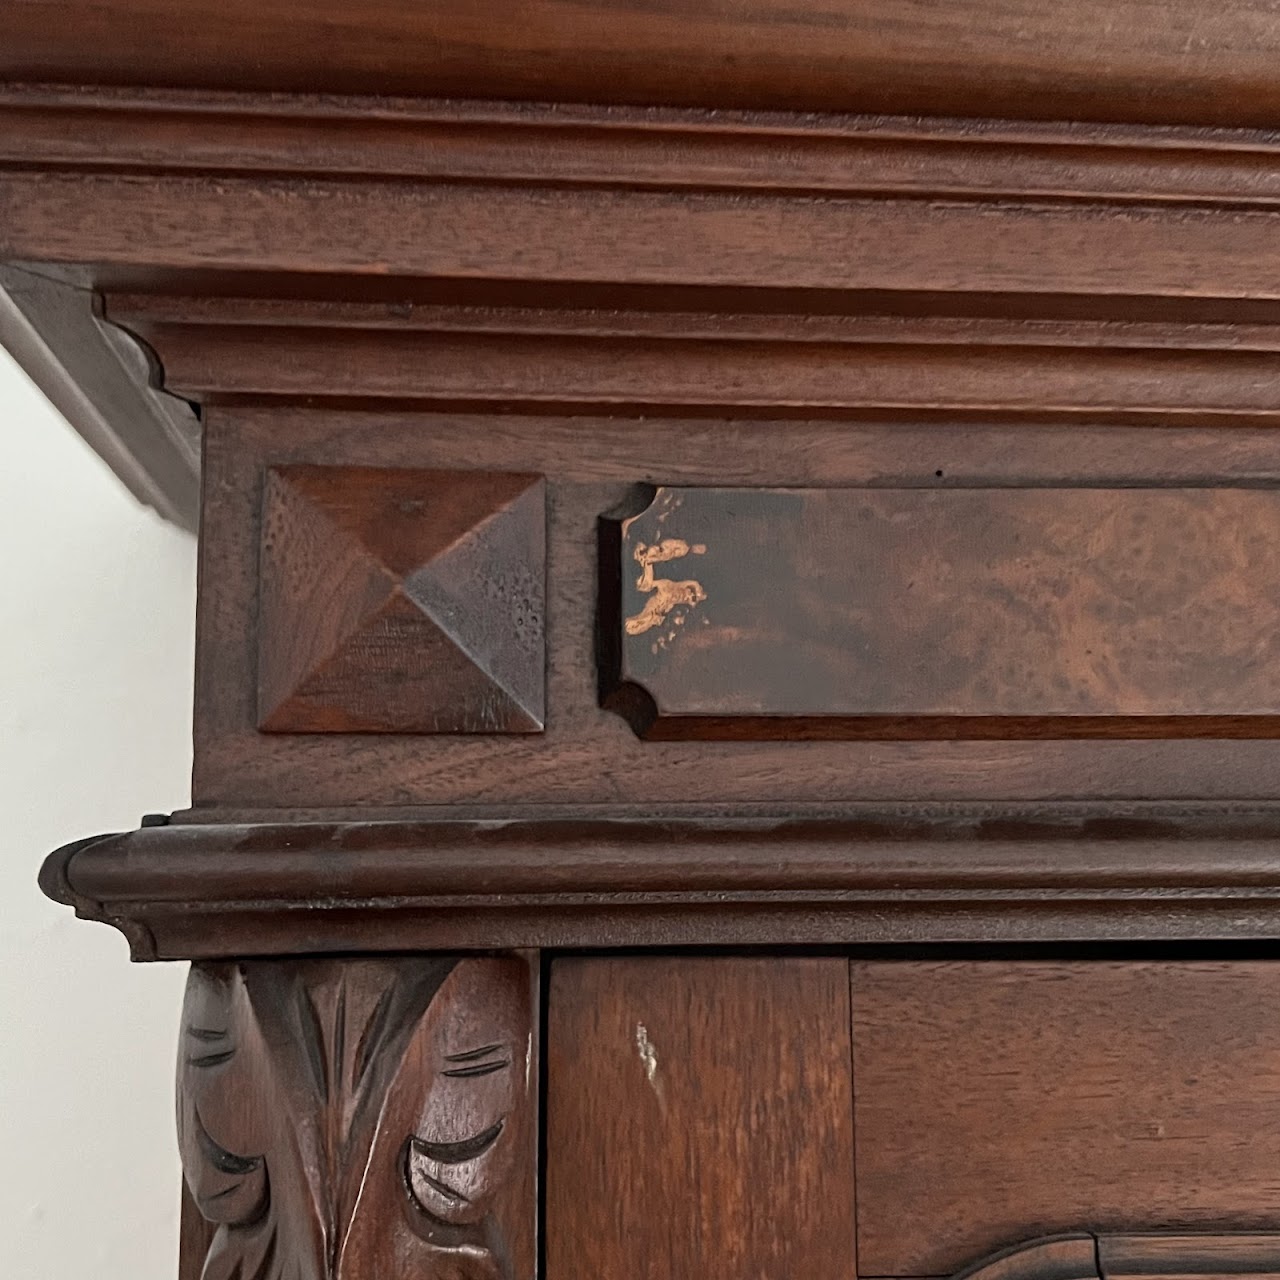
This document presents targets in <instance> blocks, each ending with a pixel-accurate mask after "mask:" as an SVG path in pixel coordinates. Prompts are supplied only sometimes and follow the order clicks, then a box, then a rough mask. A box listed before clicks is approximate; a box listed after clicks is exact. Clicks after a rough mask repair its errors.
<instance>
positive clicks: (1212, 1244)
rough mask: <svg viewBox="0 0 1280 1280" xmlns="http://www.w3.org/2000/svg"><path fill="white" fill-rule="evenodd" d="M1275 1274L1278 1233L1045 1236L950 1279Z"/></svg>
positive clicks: (1211, 1279)
mask: <svg viewBox="0 0 1280 1280" xmlns="http://www.w3.org/2000/svg"><path fill="white" fill-rule="evenodd" d="M1276 1275H1280V1234H1277V1233H1274V1232H1252V1233H1248V1232H1240V1233H1230V1232H1227V1233H1222V1234H1216V1235H1215V1234H1210V1233H1208V1232H1205V1233H1203V1234H1199V1233H1193V1234H1176V1233H1172V1232H1170V1233H1165V1234H1161V1233H1156V1232H1152V1233H1150V1234H1145V1235H1143V1234H1134V1235H1125V1234H1107V1235H1091V1234H1088V1233H1086V1232H1079V1233H1077V1234H1073V1235H1061V1236H1045V1237H1043V1238H1041V1239H1037V1240H1028V1241H1025V1242H1023V1243H1020V1244H1016V1245H1013V1246H1011V1247H1010V1248H1008V1249H1003V1250H1001V1251H1000V1252H999V1253H997V1254H994V1255H992V1256H991V1257H989V1258H985V1259H983V1260H982V1261H981V1262H978V1263H975V1264H974V1265H973V1266H972V1267H967V1268H965V1270H963V1271H961V1272H960V1273H959V1274H958V1275H957V1276H956V1277H955V1280H1131V1278H1132V1277H1138V1276H1142V1277H1148V1278H1149V1280H1175V1278H1176V1280H1189V1278H1190V1277H1199V1276H1203V1277H1205V1280H1218V1278H1219V1277H1222V1276H1256V1277H1259V1280H1261V1278H1262V1277H1270V1276H1276Z"/></svg>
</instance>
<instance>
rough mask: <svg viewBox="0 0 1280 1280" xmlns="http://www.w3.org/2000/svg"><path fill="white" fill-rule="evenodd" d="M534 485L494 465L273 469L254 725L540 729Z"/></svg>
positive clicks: (538, 534)
mask: <svg viewBox="0 0 1280 1280" xmlns="http://www.w3.org/2000/svg"><path fill="white" fill-rule="evenodd" d="M544 488H545V487H544V484H543V482H542V480H541V479H540V478H539V477H537V476H532V475H510V474H505V473H498V472H444V471H419V470H408V469H406V470H395V469H391V468H378V467H313V466H292V467H276V468H272V469H271V470H270V471H268V473H267V478H266V488H265V495H264V498H263V518H262V553H261V595H260V605H259V620H258V627H259V632H258V641H259V667H258V710H259V728H261V729H264V730H269V731H275V732H286V733H288V732H292V733H325V732H327V733H359V732H385V733H531V732H538V731H540V730H541V728H542V722H543V717H544V709H543V708H544V698H545V693H544V685H545V678H544V670H545V664H546V655H545V649H544V644H543V631H542V627H543V623H542V620H543V614H544V612H545V602H544V594H545V557H546V540H545V539H546V515H545V498H544Z"/></svg>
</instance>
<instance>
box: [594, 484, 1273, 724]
mask: <svg viewBox="0 0 1280 1280" xmlns="http://www.w3.org/2000/svg"><path fill="white" fill-rule="evenodd" d="M936 478H937V479H939V480H940V479H942V478H943V473H941V472H939V473H938V476H937V477H936ZM602 527H603V531H604V532H603V541H602V556H603V560H604V563H603V564H602V566H601V568H602V574H603V578H602V583H603V585H602V591H601V598H602V617H601V626H602V628H603V629H604V632H605V637H604V653H605V660H606V669H605V671H604V673H603V680H604V689H603V691H604V698H605V702H606V705H610V706H613V707H616V708H617V709H618V710H619V711H621V712H622V714H624V715H625V716H627V718H628V719H629V720H630V721H631V723H632V725H633V726H634V727H635V729H636V730H637V731H638V732H639V733H641V734H643V735H645V736H648V737H651V738H755V739H759V738H771V737H777V738H801V737H813V738H1018V737H1029V738H1073V737H1119V738H1148V737H1201V738H1203V737H1273V736H1275V735H1277V734H1280V606H1277V603H1276V601H1275V599H1274V598H1273V597H1272V595H1271V594H1270V593H1269V592H1268V591H1266V590H1260V589H1259V588H1260V586H1261V584H1263V583H1268V582H1274V581H1278V580H1280V493H1278V492H1276V491H1274V490H1271V489H1263V490H1247V489H1184V488H1173V489H1154V488H1146V489H1143V488H1123V489H1088V488H1070V489H1043V488H1010V489H966V488H959V489H956V488H937V489H934V490H930V489H926V488H915V489H711V488H707V489H695V488H679V487H671V488H661V489H658V490H657V491H656V492H655V493H653V494H651V495H650V500H649V501H648V502H647V505H645V506H644V509H643V510H641V511H640V512H639V513H638V514H632V515H628V516H620V517H616V518H612V519H606V520H605V521H604V522H603V526H602Z"/></svg>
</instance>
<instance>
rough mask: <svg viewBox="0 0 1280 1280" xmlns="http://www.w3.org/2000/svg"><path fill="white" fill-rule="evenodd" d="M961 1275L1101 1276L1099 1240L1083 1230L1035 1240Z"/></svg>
mask: <svg viewBox="0 0 1280 1280" xmlns="http://www.w3.org/2000/svg"><path fill="white" fill-rule="evenodd" d="M960 1276H963V1277H964V1280H1101V1275H1100V1272H1099V1268H1098V1241H1097V1239H1096V1238H1095V1237H1094V1236H1091V1235H1087V1234H1083V1233H1077V1234H1074V1235H1061V1236H1048V1237H1046V1238H1044V1239H1041V1240H1031V1241H1028V1242H1027V1243H1024V1244H1016V1245H1013V1246H1012V1247H1011V1248H1009V1249H1004V1250H1002V1251H1001V1252H999V1253H997V1254H995V1255H994V1256H993V1257H990V1258H984V1259H983V1260H982V1261H981V1262H978V1263H975V1264H974V1265H973V1266H972V1267H966V1268H964V1270H963V1271H961V1272H960ZM957 1280H959V1277H957Z"/></svg>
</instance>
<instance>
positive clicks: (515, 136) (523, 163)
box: [0, 84, 1280, 206]
mask: <svg viewBox="0 0 1280 1280" xmlns="http://www.w3.org/2000/svg"><path fill="white" fill-rule="evenodd" d="M382 88H383V86H379V92H378V94H377V96H374V97H365V98H361V97H352V98H339V97H333V96H323V97H317V96H312V97H307V96H284V95H279V94H243V93H241V94H237V93H225V92H192V91H189V90H188V91H172V90H137V89H133V90H122V89H104V88H93V87H89V86H85V85H80V86H76V87H66V86H62V87H58V86H50V85H30V84H25V85H23V84H17V85H15V84H0V120H2V121H3V128H0V159H3V160H4V161H6V162H7V163H10V164H18V163H21V164H29V165H30V164H39V165H44V166H60V167H72V166H81V165H89V166H92V167H94V168H97V169H108V168H115V169H131V170H143V169H150V170H157V169H158V170H167V171H172V172H182V171H194V172H201V171H210V170H216V171H218V172H220V173H231V172H234V173H255V172H259V173H275V174H312V175H316V176H319V175H322V174H329V175H335V174H341V175H344V176H346V177H382V178H432V179H453V180H461V181H467V180H471V181H484V182H494V181H503V182H507V183H515V184H520V183H532V184H535V185H540V184H544V183H552V182H554V183H555V184H557V185H559V186H575V185H598V184H601V183H603V184H607V185H613V186H619V185H621V186H628V187H635V188H644V187H653V188H664V187H666V188H674V189H679V188H684V189H687V190H698V189H704V190H705V189H709V188H725V189H727V188H733V189H742V190H755V191H778V192H793V193H804V192H809V193H818V192H822V193H826V194H846V195H849V194H857V193H861V194H883V195H888V194H894V193H896V194H899V195H912V194H914V195H927V196H935V197H936V196H987V197H995V196H1000V197H1006V198H1008V197H1027V198H1036V197H1039V198H1048V199H1058V198H1069V199H1101V200H1115V201H1122V202H1134V201H1142V202H1156V201H1160V202H1172V203H1178V204H1189V203H1197V202H1215V201H1216V202H1231V203H1233V204H1237V205H1241V206H1248V205H1263V206H1265V205H1275V204H1276V202H1277V200H1280V174H1277V172H1276V167H1275V159H1276V155H1277V150H1278V149H1280V142H1278V140H1277V138H1276V135H1275V133H1274V131H1273V130H1272V129H1271V128H1270V127H1264V128H1261V129H1204V128H1160V129H1151V128H1143V127H1135V126H1133V125H1118V124H1107V125H1095V126H1090V125H1085V124H1082V123H1080V122H1078V121H1075V122H1072V123H1070V124H1063V123H1062V122H1061V121H1057V122H1047V123H1032V122H1029V121H1027V120H1025V119H1016V120H980V119H978V120H975V119H968V120H956V119H947V118H939V117H933V118H930V117H920V116H897V117H885V116H883V115H872V116H843V115H825V116H820V115H811V114H804V115H799V114H790V113H780V112H773V113H770V112H764V111H760V110H758V109H756V110H747V111H724V110H719V111H714V112H709V111H698V110H674V109H665V110H663V109H652V108H649V109H645V110H630V111H628V110H619V109H617V108H608V107H601V106H598V105H595V106H593V105H590V104H573V103H564V102H558V103H554V104H551V105H545V104H535V103H528V102H522V103H513V104H504V103H499V102H468V101H465V100H457V99H454V100H439V99H420V98H419V99H413V98H393V97H389V96H387V95H385V94H384V93H383V92H382ZM1271 123H1272V122H1271V121H1267V125H1268V126H1270V124H1271Z"/></svg>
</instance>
